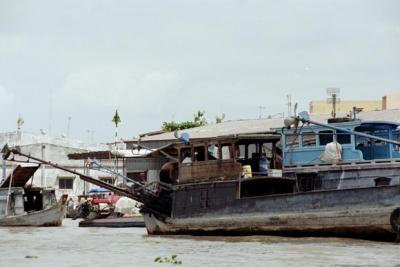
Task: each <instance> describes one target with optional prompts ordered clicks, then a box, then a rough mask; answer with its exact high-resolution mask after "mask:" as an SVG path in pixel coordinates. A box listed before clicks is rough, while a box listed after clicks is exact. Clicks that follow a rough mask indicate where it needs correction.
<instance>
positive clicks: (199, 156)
mask: <svg viewBox="0 0 400 267" xmlns="http://www.w3.org/2000/svg"><path fill="white" fill-rule="evenodd" d="M205 160H206V152H205V147H204V146H198V147H195V148H194V161H205Z"/></svg>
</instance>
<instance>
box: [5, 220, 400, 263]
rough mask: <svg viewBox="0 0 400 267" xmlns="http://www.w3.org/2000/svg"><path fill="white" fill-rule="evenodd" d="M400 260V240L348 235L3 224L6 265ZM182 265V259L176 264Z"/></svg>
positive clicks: (396, 261) (397, 261)
mask: <svg viewBox="0 0 400 267" xmlns="http://www.w3.org/2000/svg"><path fill="white" fill-rule="evenodd" d="M172 255H177V258H178V260H180V261H182V265H180V266H240V267H251V266H400V245H399V244H393V243H385V242H374V241H365V240H354V239H343V238H288V237H270V236H251V237H190V236H189V237H188V236H168V237H165V236H148V235H147V234H146V230H145V229H144V228H79V227H78V222H77V221H72V220H64V223H63V226H62V227H50V228H33V227H31V228H29V227H24V228H0V267H8V266H56V267H61V266H68V267H74V266H76V267H78V266H96V267H99V266H118V267H120V266H158V267H163V266H175V265H173V264H170V263H156V262H154V260H155V258H156V257H159V256H160V257H171V256H172ZM176 266H179V265H176Z"/></svg>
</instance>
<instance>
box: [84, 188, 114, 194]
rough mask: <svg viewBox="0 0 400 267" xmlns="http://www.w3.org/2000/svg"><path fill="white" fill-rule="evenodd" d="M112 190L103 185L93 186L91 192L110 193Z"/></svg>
mask: <svg viewBox="0 0 400 267" xmlns="http://www.w3.org/2000/svg"><path fill="white" fill-rule="evenodd" d="M110 192H111V191H110V190H108V189H105V188H101V187H98V188H93V189H90V191H89V193H110Z"/></svg>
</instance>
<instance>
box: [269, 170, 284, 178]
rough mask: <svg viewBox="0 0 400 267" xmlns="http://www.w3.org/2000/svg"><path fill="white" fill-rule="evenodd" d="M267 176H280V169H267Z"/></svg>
mask: <svg viewBox="0 0 400 267" xmlns="http://www.w3.org/2000/svg"><path fill="white" fill-rule="evenodd" d="M268 176H271V177H282V170H279V169H269V170H268Z"/></svg>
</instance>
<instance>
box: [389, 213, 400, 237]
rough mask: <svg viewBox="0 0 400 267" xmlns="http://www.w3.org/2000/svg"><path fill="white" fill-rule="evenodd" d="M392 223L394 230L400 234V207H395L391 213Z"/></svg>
mask: <svg viewBox="0 0 400 267" xmlns="http://www.w3.org/2000/svg"><path fill="white" fill-rule="evenodd" d="M390 225H391V226H392V229H393V231H395V232H396V233H398V234H400V208H397V209H395V210H394V211H392V213H391V214H390Z"/></svg>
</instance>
